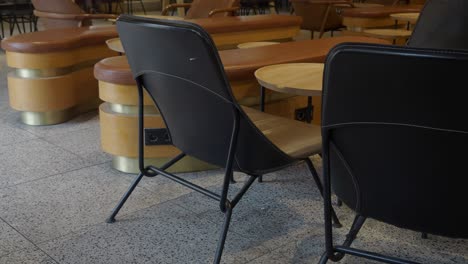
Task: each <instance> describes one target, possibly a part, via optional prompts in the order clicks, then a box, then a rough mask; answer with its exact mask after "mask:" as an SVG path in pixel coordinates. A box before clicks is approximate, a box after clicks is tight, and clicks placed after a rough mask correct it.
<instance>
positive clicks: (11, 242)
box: [0, 219, 34, 256]
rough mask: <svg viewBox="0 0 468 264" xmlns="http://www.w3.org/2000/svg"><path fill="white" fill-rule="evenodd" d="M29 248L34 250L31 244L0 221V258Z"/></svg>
mask: <svg viewBox="0 0 468 264" xmlns="http://www.w3.org/2000/svg"><path fill="white" fill-rule="evenodd" d="M31 248H34V245H33V244H32V243H31V242H29V241H28V240H27V239H26V238H25V237H23V236H22V235H21V234H20V233H18V232H17V231H16V230H14V229H13V228H12V227H11V226H9V225H8V224H7V223H5V222H4V221H3V220H1V219H0V256H4V255H7V254H9V253H11V252H14V251H22V250H26V249H31Z"/></svg>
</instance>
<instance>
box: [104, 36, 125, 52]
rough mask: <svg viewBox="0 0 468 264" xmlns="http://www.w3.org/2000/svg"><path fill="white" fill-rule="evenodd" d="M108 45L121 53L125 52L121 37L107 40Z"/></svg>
mask: <svg viewBox="0 0 468 264" xmlns="http://www.w3.org/2000/svg"><path fill="white" fill-rule="evenodd" d="M106 44H107V47H109V49H111V50H113V51H117V52H120V53H125V51H124V48H123V46H122V42H121V41H120V38H112V39H108V40H106Z"/></svg>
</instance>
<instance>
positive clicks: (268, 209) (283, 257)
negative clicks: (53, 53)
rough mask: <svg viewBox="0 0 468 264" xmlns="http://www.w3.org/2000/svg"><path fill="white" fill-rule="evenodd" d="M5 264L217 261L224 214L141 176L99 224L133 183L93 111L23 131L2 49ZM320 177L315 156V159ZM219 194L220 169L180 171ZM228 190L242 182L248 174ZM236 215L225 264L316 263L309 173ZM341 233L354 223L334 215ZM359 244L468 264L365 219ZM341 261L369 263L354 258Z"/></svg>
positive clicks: (268, 187) (295, 171)
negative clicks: (103, 144)
mask: <svg viewBox="0 0 468 264" xmlns="http://www.w3.org/2000/svg"><path fill="white" fill-rule="evenodd" d="M0 65H1V67H0V70H1V74H0V263H5V264H13V263H43V264H45V263H112V264H117V263H211V262H212V258H213V255H214V252H215V249H216V243H217V239H218V233H219V229H220V227H221V224H222V214H221V213H220V212H219V209H218V205H217V204H216V203H214V202H212V201H211V200H209V199H207V198H205V197H203V196H202V195H200V194H198V193H194V192H192V191H190V190H188V189H185V188H184V187H181V186H179V185H175V184H174V183H172V182H170V181H169V180H166V179H163V178H151V179H144V180H143V181H142V183H141V184H140V185H139V187H137V189H136V191H135V192H134V194H133V195H132V196H131V197H130V199H129V201H128V203H127V204H126V206H125V207H124V209H123V211H122V212H121V214H119V215H118V217H117V220H118V221H117V222H116V223H114V224H107V223H105V222H104V220H105V219H106V217H107V216H108V214H109V213H110V211H111V210H112V208H113V206H114V205H115V204H116V203H117V202H118V200H119V198H120V197H121V195H122V194H123V193H124V191H125V190H126V189H127V188H128V186H129V184H130V182H131V181H132V179H133V178H134V175H130V174H124V173H120V172H118V171H116V170H113V169H112V168H111V162H110V161H111V157H110V156H109V155H107V154H105V153H103V152H102V151H101V149H100V143H99V142H100V140H99V137H100V134H99V116H98V113H97V112H96V111H93V112H90V113H87V114H84V115H81V116H79V117H77V118H75V119H73V120H71V121H70V122H67V123H65V124H61V125H54V126H42V127H41V126H38V127H32V126H26V125H22V124H21V123H20V122H19V114H18V112H15V111H14V110H12V109H11V108H10V107H9V104H8V91H7V82H6V74H7V70H6V65H5V55H4V53H3V52H2V51H0ZM313 161H314V163H315V165H316V166H317V167H318V168H320V158H319V157H314V158H313ZM183 177H185V178H187V179H189V180H192V181H195V182H197V183H199V184H201V185H203V186H205V187H207V188H209V189H211V190H213V191H219V189H220V185H221V181H222V171H220V170H212V171H204V172H196V173H187V174H183ZM235 177H236V179H237V180H238V182H239V183H238V184H236V185H235V186H234V187H233V189H238V188H239V186H240V185H242V182H243V181H244V180H245V178H244V176H243V175H241V174H236V175H235ZM264 179H265V182H264V183H262V184H259V183H255V184H254V185H253V187H252V188H251V190H250V191H249V192H248V193H247V195H246V196H245V197H244V199H243V200H241V202H240V204H239V205H238V207H236V209H235V211H234V214H233V222H232V224H231V228H230V231H229V234H228V239H227V242H226V249H225V252H224V255H223V263H250V264H254V263H255V264H260V263H264V264H275V263H278V264H281V263H317V261H318V259H319V257H320V255H321V253H322V252H323V251H324V238H323V237H324V236H323V235H324V231H323V215H322V200H321V197H320V195H319V193H318V191H317V188H316V187H315V185H314V183H313V181H312V179H311V177H310V175H309V174H308V171H307V169H306V167H305V166H303V165H297V166H294V167H291V168H288V169H285V170H282V171H279V172H276V173H271V174H268V175H265V177H264ZM337 213H338V216H339V217H340V220H341V221H342V222H343V223H344V224H345V228H341V229H336V230H335V233H336V240H337V241H343V238H344V235H345V233H346V231H347V228H348V227H349V225H350V223H351V221H352V218H353V214H352V212H351V211H350V210H349V209H347V208H346V207H344V206H343V207H341V208H338V209H337ZM354 245H355V246H356V247H360V248H367V249H368V250H372V251H376V252H380V253H384V254H390V255H393V256H399V257H405V258H411V259H413V260H416V261H419V262H422V263H468V241H466V240H457V239H448V238H443V237H437V236H429V239H421V236H420V234H419V233H415V232H411V231H405V230H401V229H398V228H396V227H393V226H389V225H385V224H382V223H379V222H376V221H372V220H369V221H368V222H367V223H366V225H365V226H364V227H363V229H362V231H361V232H360V234H359V237H358V239H357V240H356V242H355V244H354ZM341 263H347V264H358V263H373V262H370V261H365V260H363V259H358V258H354V257H350V256H347V257H345V258H344V259H343V260H342V261H341Z"/></svg>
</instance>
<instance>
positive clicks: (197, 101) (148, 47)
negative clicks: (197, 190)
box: [117, 16, 292, 174]
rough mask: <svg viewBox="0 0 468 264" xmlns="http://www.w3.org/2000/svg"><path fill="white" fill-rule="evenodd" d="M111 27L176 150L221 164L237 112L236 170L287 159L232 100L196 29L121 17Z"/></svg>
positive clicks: (214, 55)
mask: <svg viewBox="0 0 468 264" xmlns="http://www.w3.org/2000/svg"><path fill="white" fill-rule="evenodd" d="M117 29H118V32H119V35H120V38H121V40H122V43H123V46H124V49H125V52H126V54H127V57H128V61H129V64H130V67H131V69H132V72H133V75H134V77H135V79H136V80H137V82H140V83H141V84H142V85H143V86H144V88H145V89H146V90H147V91H148V93H149V94H150V95H151V96H152V98H153V100H154V101H155V103H156V105H157V107H158V108H159V110H160V112H161V115H162V116H163V118H164V121H165V123H166V126H167V128H168V130H169V133H170V136H171V139H172V142H173V144H174V145H175V146H176V147H177V148H179V149H180V150H182V151H183V152H185V153H186V154H188V155H191V156H194V157H196V158H198V159H201V160H204V161H207V162H210V163H212V164H215V165H218V166H223V167H224V166H225V165H226V160H227V154H228V150H229V144H230V139H231V137H232V135H233V129H234V124H235V120H236V118H235V117H236V113H239V115H240V121H239V127H240V130H239V135H238V140H237V148H236V162H235V164H234V167H235V169H236V170H239V171H243V172H247V173H252V174H253V173H260V172H262V171H270V170H274V169H278V167H282V166H286V165H287V164H290V163H291V162H292V160H291V158H289V156H287V155H286V154H285V153H283V152H282V151H281V150H279V149H278V148H277V147H275V146H274V145H273V144H272V143H271V142H270V141H269V140H268V139H267V138H266V137H265V136H264V135H263V134H262V133H261V131H259V130H258V129H257V128H256V127H255V125H253V123H252V122H251V121H250V120H249V118H248V117H247V116H246V115H245V113H244V112H243V111H242V109H241V108H240V107H239V105H238V104H237V103H236V100H235V99H234V97H233V95H232V93H231V88H230V84H229V81H228V80H227V78H226V75H225V72H224V68H223V65H222V63H221V61H220V58H219V55H218V52H217V49H216V47H215V45H214V44H213V41H212V39H211V37H210V36H209V35H208V33H206V32H205V31H204V30H203V29H202V28H201V27H199V26H197V25H195V24H192V23H188V22H184V21H169V20H156V19H148V18H141V17H139V18H137V17H132V16H122V17H120V18H119V20H118V21H117Z"/></svg>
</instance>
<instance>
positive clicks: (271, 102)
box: [94, 37, 388, 172]
mask: <svg viewBox="0 0 468 264" xmlns="http://www.w3.org/2000/svg"><path fill="white" fill-rule="evenodd" d="M342 42H367V43H388V42H387V41H384V40H379V39H373V38H365V37H336V38H325V39H320V40H307V41H299V42H288V43H281V44H277V45H270V46H263V47H255V48H249V49H236V50H224V51H220V57H221V60H222V62H223V65H224V70H225V72H226V74H227V77H228V79H229V81H230V84H231V88H232V91H233V94H234V96H235V97H236V99H237V101H238V102H239V103H240V104H242V105H245V106H251V107H258V105H259V103H260V87H259V85H258V82H257V80H256V78H255V76H254V72H255V71H256V70H257V69H259V68H261V67H263V66H267V65H273V64H280V63H290V62H324V60H325V57H326V56H327V54H328V51H329V50H330V49H331V48H332V47H334V46H335V45H337V44H338V43H342ZM94 75H95V77H96V78H97V79H98V80H99V96H100V98H101V99H102V100H103V101H105V103H103V104H102V105H101V106H100V122H101V139H102V141H101V143H102V148H103V150H104V151H105V152H107V153H109V154H111V155H113V157H114V163H113V165H114V168H116V169H118V170H121V171H125V172H137V171H138V165H137V156H138V153H137V151H138V148H137V146H138V145H137V144H136V142H137V141H136V140H137V138H138V137H137V135H138V129H137V127H138V126H137V124H138V120H137V104H138V100H137V88H136V83H135V81H134V79H133V76H132V74H131V71H130V67H129V65H128V63H127V59H126V57H125V56H117V57H112V58H106V59H104V60H102V61H100V62H99V63H97V64H96V66H95V68H94ZM266 102H267V103H266V107H265V110H266V112H268V113H271V114H275V115H280V116H283V117H288V118H291V119H292V118H294V116H295V110H296V109H297V108H303V107H305V106H306V105H307V97H305V96H304V97H302V96H292V95H285V94H281V93H275V92H271V91H268V93H267V94H266ZM313 102H314V106H315V111H314V118H313V122H314V123H315V124H320V98H319V97H318V98H314V100H313ZM144 103H145V126H146V127H147V128H164V122H163V120H162V118H161V116H160V115H159V113H158V111H157V109H156V108H155V107H154V105H153V102H152V100H151V99H150V98H149V97H148V96H145V98H144ZM178 153H179V151H178V150H177V149H176V148H174V147H173V146H168V145H158V146H146V147H145V158H146V159H147V161H148V163H149V162H150V161H151V163H152V164H158V165H160V164H163V163H164V162H165V161H168V160H170V159H171V158H173V157H174V156H176V155H177V154H178ZM178 166H179V167H177V168H175V169H174V170H176V171H181V170H196V169H202V168H204V166H207V165H206V164H204V163H196V162H193V160H188V161H187V162H185V161H181V162H180V164H179V163H178Z"/></svg>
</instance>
